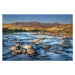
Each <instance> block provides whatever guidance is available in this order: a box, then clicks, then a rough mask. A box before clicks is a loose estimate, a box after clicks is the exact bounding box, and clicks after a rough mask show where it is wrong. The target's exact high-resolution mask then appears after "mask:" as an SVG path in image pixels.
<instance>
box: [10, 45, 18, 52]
mask: <svg viewBox="0 0 75 75" xmlns="http://www.w3.org/2000/svg"><path fill="white" fill-rule="evenodd" d="M17 49H18V48H17V47H16V46H15V45H14V46H12V47H10V50H11V51H15V50H17Z"/></svg>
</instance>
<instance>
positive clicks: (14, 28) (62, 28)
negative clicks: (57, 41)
mask: <svg viewBox="0 0 75 75" xmlns="http://www.w3.org/2000/svg"><path fill="white" fill-rule="evenodd" d="M20 23H21V22H20ZM22 24H23V23H22ZM22 24H19V23H17V24H16V23H12V24H3V27H2V28H3V32H22V31H49V32H54V33H67V34H73V24H62V25H58V24H56V25H53V26H52V25H51V26H49V25H42V24H39V23H38V22H37V24H36V23H35V24H36V25H35V24H34V23H33V24H29V25H28V24H27V25H26V24H24V25H22Z"/></svg>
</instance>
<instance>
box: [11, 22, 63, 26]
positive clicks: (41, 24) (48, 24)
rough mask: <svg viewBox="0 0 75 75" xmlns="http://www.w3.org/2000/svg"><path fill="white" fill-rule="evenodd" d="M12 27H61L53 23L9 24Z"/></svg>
mask: <svg viewBox="0 0 75 75" xmlns="http://www.w3.org/2000/svg"><path fill="white" fill-rule="evenodd" d="M11 24H13V25H21V26H26V27H53V26H57V25H62V24H61V23H58V22H54V23H40V22H14V23H11Z"/></svg>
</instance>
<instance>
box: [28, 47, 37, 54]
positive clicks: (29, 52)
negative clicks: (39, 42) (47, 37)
mask: <svg viewBox="0 0 75 75" xmlns="http://www.w3.org/2000/svg"><path fill="white" fill-rule="evenodd" d="M27 53H28V54H36V51H35V50H34V49H33V48H29V49H27Z"/></svg>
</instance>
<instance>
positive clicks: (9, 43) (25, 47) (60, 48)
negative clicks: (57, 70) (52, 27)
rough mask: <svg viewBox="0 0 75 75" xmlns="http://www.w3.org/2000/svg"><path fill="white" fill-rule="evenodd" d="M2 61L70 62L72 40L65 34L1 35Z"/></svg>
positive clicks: (25, 33)
mask: <svg viewBox="0 0 75 75" xmlns="http://www.w3.org/2000/svg"><path fill="white" fill-rule="evenodd" d="M2 37H3V43H2V44H3V45H2V46H3V49H2V59H3V61H72V60H73V38H72V37H71V36H69V35H67V36H66V34H61V35H59V34H54V33H52V34H51V33H47V32H37V33H35V32H21V33H11V34H9V33H4V34H3V36H2Z"/></svg>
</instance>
